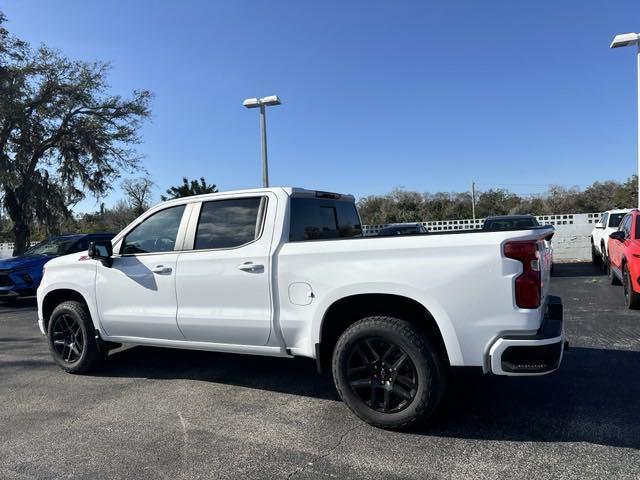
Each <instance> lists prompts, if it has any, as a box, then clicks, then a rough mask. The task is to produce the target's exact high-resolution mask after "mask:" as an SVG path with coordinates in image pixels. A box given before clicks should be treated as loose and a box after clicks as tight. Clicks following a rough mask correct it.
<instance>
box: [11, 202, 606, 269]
mask: <svg viewBox="0 0 640 480" xmlns="http://www.w3.org/2000/svg"><path fill="white" fill-rule="evenodd" d="M536 218H537V219H538V222H540V224H541V225H553V226H554V227H555V228H556V234H555V235H554V237H553V242H552V244H553V255H554V260H556V261H559V262H579V261H584V260H590V259H591V244H590V240H589V237H590V235H591V230H592V229H593V225H594V224H595V223H597V222H598V220H599V219H600V214H599V213H578V214H576V213H568V214H564V215H541V216H539V217H536ZM483 221H484V219H483V218H477V219H476V220H475V221H474V220H472V219H464V220H439V221H434V222H421V223H422V224H423V225H424V226H425V227H427V229H428V230H429V231H430V232H442V231H450V230H469V229H479V228H482V222H483ZM384 226H385V225H364V226H363V229H364V233H365V235H375V234H376V233H378V232H379V231H380V229H381V228H383V227H384ZM12 253H13V243H0V258H3V257H10V256H11V255H12Z"/></svg>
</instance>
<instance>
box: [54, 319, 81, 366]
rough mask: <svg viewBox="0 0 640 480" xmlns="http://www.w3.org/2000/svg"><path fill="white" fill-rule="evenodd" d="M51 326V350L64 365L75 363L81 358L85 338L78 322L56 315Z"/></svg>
mask: <svg viewBox="0 0 640 480" xmlns="http://www.w3.org/2000/svg"><path fill="white" fill-rule="evenodd" d="M53 321H54V324H53V325H52V326H51V332H52V340H53V350H54V352H55V354H56V355H57V356H58V358H59V359H60V360H62V361H63V362H65V363H75V362H77V361H78V359H79V358H80V357H81V356H82V352H83V351H84V348H85V338H84V335H83V334H82V329H81V328H80V325H79V324H78V322H77V321H76V320H75V319H74V318H73V317H72V316H71V315H67V314H61V315H58V316H57V317H56V318H55V319H54V320H53Z"/></svg>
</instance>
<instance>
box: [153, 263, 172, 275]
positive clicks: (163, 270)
mask: <svg viewBox="0 0 640 480" xmlns="http://www.w3.org/2000/svg"><path fill="white" fill-rule="evenodd" d="M151 271H152V272H153V273H157V274H158V275H169V274H170V273H171V272H172V271H173V270H172V268H171V267H165V266H164V265H156V266H155V267H153V268H152V269H151Z"/></svg>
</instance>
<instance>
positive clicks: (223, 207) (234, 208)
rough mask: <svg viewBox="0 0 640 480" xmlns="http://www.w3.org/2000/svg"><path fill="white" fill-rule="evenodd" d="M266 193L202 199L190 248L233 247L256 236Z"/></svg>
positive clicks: (243, 243)
mask: <svg viewBox="0 0 640 480" xmlns="http://www.w3.org/2000/svg"><path fill="white" fill-rule="evenodd" d="M266 200H267V199H266V197H250V198H234V199H229V200H214V201H211V202H204V203H203V204H202V208H201V209H200V219H199V220H198V229H197V230H196V240H195V245H194V250H207V249H214V248H234V247H240V246H242V245H245V244H247V243H250V242H253V241H254V240H255V239H257V238H258V237H259V236H260V232H261V230H262V219H263V218H264V210H265V208H266Z"/></svg>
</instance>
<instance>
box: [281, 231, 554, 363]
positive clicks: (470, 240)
mask: <svg viewBox="0 0 640 480" xmlns="http://www.w3.org/2000/svg"><path fill="white" fill-rule="evenodd" d="M531 236H532V235H531V234H530V233H528V232H526V231H524V232H478V233H468V234H467V233H465V234H454V235H424V236H406V237H402V236H399V237H388V238H380V237H379V238H375V237H374V238H362V239H345V240H328V241H310V242H297V243H286V244H284V245H283V246H282V248H281V250H280V252H279V255H278V258H277V271H278V274H277V283H278V296H279V305H280V318H279V321H280V326H281V329H282V332H283V336H284V339H285V342H286V344H287V345H288V346H290V347H291V348H292V350H293V352H294V353H297V354H300V355H306V356H314V348H315V344H316V343H317V342H318V341H319V335H320V330H321V326H322V321H323V318H324V314H325V312H326V311H327V309H328V308H329V307H330V306H331V305H332V304H333V303H334V302H335V301H337V300H339V299H341V298H344V297H346V296H350V295H357V294H366V293H385V294H395V295H399V296H404V297H408V298H411V299H413V300H415V301H417V302H419V303H421V304H422V305H423V306H424V307H425V308H426V309H427V310H428V311H429V312H430V313H431V315H432V316H433V317H434V319H435V321H436V322H437V324H438V327H439V329H440V332H441V334H442V337H443V339H444V343H445V345H446V347H447V352H448V355H449V360H450V362H451V364H452V365H477V366H479V365H482V364H483V357H484V352H485V349H486V348H487V347H488V344H489V343H490V341H491V340H492V339H493V338H495V337H496V336H497V335H498V334H499V333H504V332H510V331H518V332H523V331H526V332H528V333H531V332H535V331H536V330H537V328H538V327H539V325H540V322H541V313H540V310H541V309H537V310H523V309H519V308H517V307H516V305H515V299H514V293H513V282H514V278H515V277H516V276H517V275H518V274H519V273H520V272H521V269H522V266H521V264H520V262H518V261H516V260H511V259H506V258H504V257H503V256H502V244H503V242H504V241H505V240H506V239H507V238H516V239H528V238H531ZM547 278H548V277H547ZM295 282H304V283H307V284H309V285H311V287H312V289H313V294H314V298H313V299H312V301H311V302H310V303H309V304H308V305H294V304H293V303H292V302H291V300H290V299H289V298H288V289H289V286H290V285H291V284H292V283H295ZM547 284H548V282H547ZM545 288H547V286H545Z"/></svg>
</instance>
